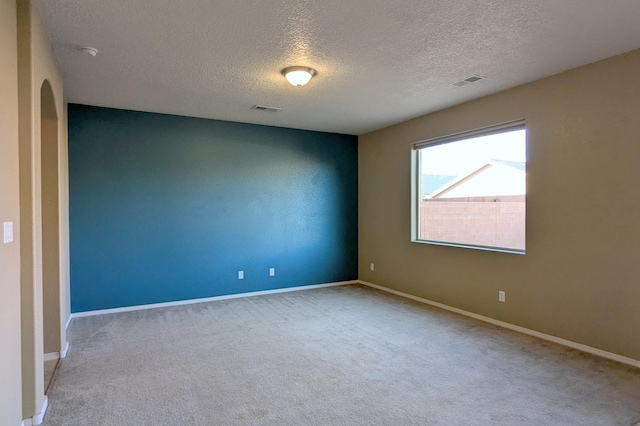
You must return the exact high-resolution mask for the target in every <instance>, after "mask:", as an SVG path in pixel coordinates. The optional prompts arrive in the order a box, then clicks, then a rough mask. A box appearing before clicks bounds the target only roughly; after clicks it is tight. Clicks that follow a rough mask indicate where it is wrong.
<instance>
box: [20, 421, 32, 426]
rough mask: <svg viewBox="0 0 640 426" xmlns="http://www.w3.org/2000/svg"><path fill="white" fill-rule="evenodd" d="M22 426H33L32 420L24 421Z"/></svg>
mask: <svg viewBox="0 0 640 426" xmlns="http://www.w3.org/2000/svg"><path fill="white" fill-rule="evenodd" d="M20 426H32V425H31V419H27V420H23V421H22V423H20Z"/></svg>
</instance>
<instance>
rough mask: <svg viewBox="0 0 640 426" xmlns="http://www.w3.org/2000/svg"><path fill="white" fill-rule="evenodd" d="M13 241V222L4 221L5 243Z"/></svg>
mask: <svg viewBox="0 0 640 426" xmlns="http://www.w3.org/2000/svg"><path fill="white" fill-rule="evenodd" d="M12 241H13V222H5V223H4V243H5V244H8V243H10V242H12Z"/></svg>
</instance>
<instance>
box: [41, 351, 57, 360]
mask: <svg viewBox="0 0 640 426" xmlns="http://www.w3.org/2000/svg"><path fill="white" fill-rule="evenodd" d="M54 359H60V352H49V353H48V354H44V360H45V361H53V360H54Z"/></svg>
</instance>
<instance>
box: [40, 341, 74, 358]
mask: <svg viewBox="0 0 640 426" xmlns="http://www.w3.org/2000/svg"><path fill="white" fill-rule="evenodd" d="M67 352H69V342H67V344H66V345H64V348H62V350H61V351H60V352H49V353H48V354H44V360H45V361H53V360H54V359H62V358H66V357H67Z"/></svg>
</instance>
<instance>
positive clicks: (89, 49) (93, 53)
mask: <svg viewBox="0 0 640 426" xmlns="http://www.w3.org/2000/svg"><path fill="white" fill-rule="evenodd" d="M78 50H80V51H81V52H82V53H86V54H87V55H89V56H91V57H94V58H95V57H96V55H97V54H98V49H96V48H95V47H90V46H80V47H79V48H78Z"/></svg>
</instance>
